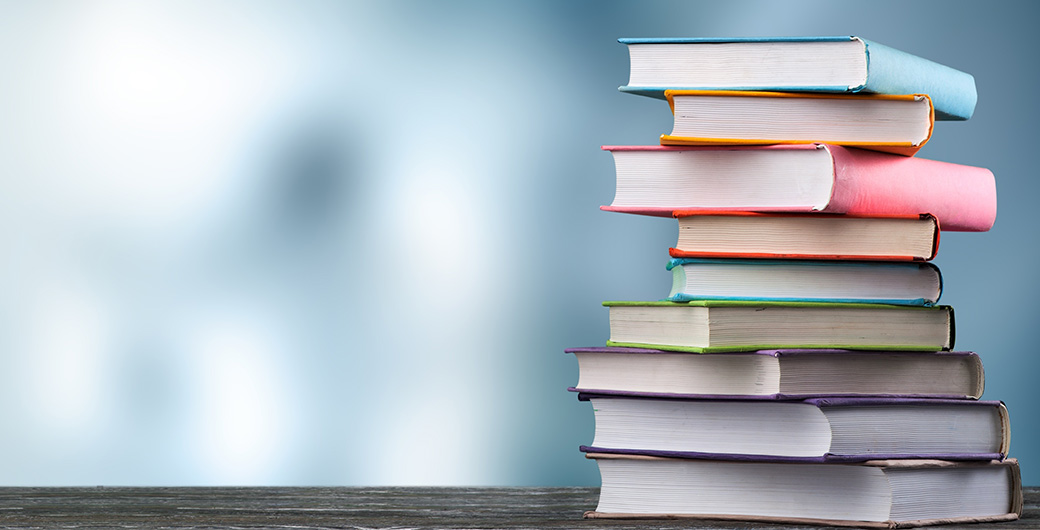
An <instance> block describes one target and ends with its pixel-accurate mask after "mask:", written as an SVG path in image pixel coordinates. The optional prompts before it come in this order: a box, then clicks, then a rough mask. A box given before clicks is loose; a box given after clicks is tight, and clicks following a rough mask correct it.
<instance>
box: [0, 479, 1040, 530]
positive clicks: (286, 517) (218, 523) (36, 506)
mask: <svg viewBox="0 0 1040 530" xmlns="http://www.w3.org/2000/svg"><path fill="white" fill-rule="evenodd" d="M597 495H598V489H596V488H344V487H335V488H109V487H103V488H100V487H99V488H0V528H20V529H21V528H25V529H28V528H34V529H35V528H59V527H60V528H164V529H165V528H169V529H182V528H183V529H189V528H297V529H321V528H347V529H375V528H398V529H400V528H415V529H425V528H577V529H581V528H586V529H598V528H609V529H615V530H620V529H629V528H631V529H655V528H686V529H694V530H695V529H701V528H733V529H738V528H739V529H761V528H785V529H795V528H817V529H818V528H821V527H801V526H775V525H767V524H755V523H732V522H731V523H723V522H706V521H660V520H656V521H655V520H642V521H604V520H585V519H582V518H581V515H582V513H583V512H584V511H585V510H589V509H592V508H594V507H595V505H596V499H597ZM983 527H985V528H996V529H998V530H1005V529H1006V530H1011V529H1022V528H1030V529H1040V488H1027V489H1026V494H1025V513H1024V515H1023V517H1022V519H1020V520H1018V521H1011V522H1007V523H999V524H986V525H952V526H943V527H941V528H943V529H946V530H948V529H964V530H981V529H982V528H983Z"/></svg>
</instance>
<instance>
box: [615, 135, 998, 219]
mask: <svg viewBox="0 0 1040 530" xmlns="http://www.w3.org/2000/svg"><path fill="white" fill-rule="evenodd" d="M603 149H604V150H606V151H610V152H611V153H612V154H613V155H614V162H615V169H616V173H617V191H616V194H615V197H614V201H613V202H612V203H611V204H610V205H609V206H603V207H602V209H603V210H606V211H615V212H624V213H635V214H642V215H656V216H670V215H671V214H672V212H673V211H674V210H698V209H702V210H714V211H718V210H734V211H756V212H825V213H842V214H854V215H861V216H875V215H913V214H922V213H930V214H932V215H934V216H935V217H936V218H937V219H938V220H939V226H940V227H942V229H943V230H944V231H945V230H952V231H967V232H983V231H986V230H989V229H990V228H991V227H992V226H993V222H994V220H995V219H996V215H997V192H996V180H995V179H994V177H993V173H992V172H991V171H990V170H988V169H986V168H981V167H973V166H965V165H960V164H952V163H948V162H939V161H936V160H927V159H924V158H918V157H905V156H898V155H892V154H887V153H878V152H874V151H867V150H863V149H855V148H846V147H840V146H836V145H826V144H811V145H775V146H740V147H666V146H645V147H643V146H638V147H636V146H632V147H619V146H604V147H603Z"/></svg>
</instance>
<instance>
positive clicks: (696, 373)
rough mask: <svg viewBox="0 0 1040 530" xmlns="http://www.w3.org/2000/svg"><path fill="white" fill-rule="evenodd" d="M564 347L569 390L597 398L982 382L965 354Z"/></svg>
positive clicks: (868, 390)
mask: <svg viewBox="0 0 1040 530" xmlns="http://www.w3.org/2000/svg"><path fill="white" fill-rule="evenodd" d="M566 351H567V353H570V354H573V355H574V356H575V358H576V359H577V361H578V382H577V383H576V384H575V386H573V387H571V388H570V389H569V390H571V391H574V392H587V393H594V394H603V395H618V396H649V397H686V398H725V399H746V400H756V399H766V400H769V399H775V400H792V399H805V398H811V397H820V396H860V397H863V396H875V397H880V396H887V397H920V398H947V399H978V398H980V397H982V392H983V390H984V386H985V373H984V371H983V366H982V361H981V360H980V359H979V356H978V355H976V354H975V353H973V352H900V351H856V350H827V349H789V350H758V351H754V352H728V353H688V352H674V351H663V350H655V349H648V348H624V347H597V348H571V349H568V350H566Z"/></svg>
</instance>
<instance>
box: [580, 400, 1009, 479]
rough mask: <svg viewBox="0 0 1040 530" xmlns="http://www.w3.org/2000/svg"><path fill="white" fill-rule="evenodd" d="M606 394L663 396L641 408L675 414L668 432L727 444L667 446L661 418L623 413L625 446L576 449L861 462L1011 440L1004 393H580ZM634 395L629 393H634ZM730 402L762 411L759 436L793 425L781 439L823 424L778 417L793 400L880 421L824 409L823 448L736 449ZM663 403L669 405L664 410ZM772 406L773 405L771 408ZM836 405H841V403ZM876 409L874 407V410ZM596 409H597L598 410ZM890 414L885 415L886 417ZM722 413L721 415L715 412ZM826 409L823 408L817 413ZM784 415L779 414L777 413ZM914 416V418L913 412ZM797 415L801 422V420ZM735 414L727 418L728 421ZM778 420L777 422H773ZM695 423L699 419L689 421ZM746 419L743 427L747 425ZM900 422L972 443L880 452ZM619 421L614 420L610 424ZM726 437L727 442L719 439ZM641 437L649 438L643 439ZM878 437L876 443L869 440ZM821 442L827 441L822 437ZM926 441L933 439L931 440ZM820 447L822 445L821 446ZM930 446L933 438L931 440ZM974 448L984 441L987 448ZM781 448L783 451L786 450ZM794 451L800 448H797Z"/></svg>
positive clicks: (916, 435)
mask: <svg viewBox="0 0 1040 530" xmlns="http://www.w3.org/2000/svg"><path fill="white" fill-rule="evenodd" d="M604 399H607V400H609V399H615V400H630V401H629V402H630V403H639V402H640V401H643V402H646V401H650V402H657V403H664V404H667V409H657V408H656V407H651V408H649V409H640V410H643V413H644V414H643V415H645V414H659V415H660V414H663V415H667V416H670V417H674V418H673V421H672V422H669V423H667V424H666V425H667V427H666V430H667V431H669V433H672V432H675V431H678V432H683V433H686V431H687V430H688V431H690V432H689V433H686V434H688V435H689V436H690V437H693V436H696V433H697V432H698V431H699V432H707V431H709V430H710V432H711V433H713V434H712V435H711V439H712V440H711V441H710V442H706V441H701V442H700V443H697V442H696V441H693V442H691V441H690V440H689V439H686V440H684V441H683V443H685V444H689V445H690V446H691V447H694V446H696V447H705V446H708V445H713V446H716V447H718V446H720V445H724V446H725V451H721V450H720V451H718V452H705V451H692V450H677V449H676V447H675V446H674V445H672V446H670V445H669V444H668V443H666V442H662V440H661V438H662V435H661V434H660V433H658V431H657V430H656V429H657V428H660V426H651V424H650V423H643V422H645V421H646V418H644V417H640V418H639V419H636V420H628V421H627V422H625V423H626V426H628V427H629V428H632V429H635V430H637V431H638V432H637V433H632V434H630V435H628V436H626V437H625V439H626V445H624V446H620V447H619V446H616V445H615V446H613V447H610V446H606V445H597V444H596V442H593V445H588V446H586V445H582V446H580V448H579V449H580V450H581V451H582V452H585V453H613V454H629V455H648V456H663V457H670V458H696V459H705V460H738V461H755V462H821V463H822V462H865V461H867V460H889V459H910V458H913V459H938V460H951V461H954V460H987V461H988V460H1002V459H1004V457H1006V456H1007V454H1008V450H1009V447H1010V445H1011V420H1010V417H1009V415H1008V411H1007V407H1006V406H1005V405H1004V403H1003V402H1001V401H992V400H991V401H975V400H963V399H961V400H955V399H936V398H901V397H891V396H886V397H861V396H855V397H853V396H835V397H812V398H807V399H802V400H794V401H757V402H756V401H747V400H733V399H731V398H700V397H697V398H683V397H678V396H647V395H629V396H618V395H613V394H606V393H598V392H579V393H578V400H580V401H594V400H600V406H604V405H605V404H606V403H605V402H603V401H602V400H604ZM633 400H634V401H633ZM684 403H686V404H688V405H689V406H693V407H708V408H710V409H711V412H710V413H709V414H708V415H707V417H709V418H713V419H712V420H707V421H704V420H702V419H700V418H696V417H688V416H686V415H685V414H683V412H682V410H683V409H682V408H681V407H683V404H684ZM728 403H733V404H734V406H735V407H736V408H735V409H732V410H737V411H741V410H742V411H744V413H745V414H759V415H760V416H756V417H755V418H753V419H752V420H750V421H751V422H752V423H754V425H755V427H754V429H755V430H756V431H757V432H758V434H757V435H756V436H755V437H754V438H755V439H756V440H755V441H757V440H758V439H760V438H764V437H765V436H770V435H774V434H776V433H775V432H773V431H776V430H778V429H783V430H785V431H786V430H787V429H792V430H793V431H796V432H797V434H795V433H792V432H785V436H784V437H782V438H781V439H782V440H783V441H784V442H789V441H790V440H791V439H795V438H796V437H798V436H801V435H804V434H806V433H809V432H811V431H814V430H819V429H820V428H821V427H820V426H819V425H816V424H815V421H818V419H817V417H815V416H814V417H813V419H812V420H809V419H807V418H806V417H805V416H798V417H797V418H796V417H794V416H792V417H790V418H788V417H782V416H781V415H782V414H783V411H782V410H781V408H791V407H800V406H807V407H815V408H817V409H820V410H821V411H824V410H826V409H845V410H849V409H856V408H870V409H874V411H879V412H874V415H875V416H878V418H877V419H876V420H875V421H878V422H884V425H882V424H880V423H873V422H870V423H866V424H860V423H857V422H845V423H843V422H841V421H840V416H839V417H838V418H837V420H832V419H831V418H829V417H827V419H826V420H825V422H826V421H837V423H835V424H832V425H829V426H828V425H825V426H824V427H823V429H824V430H829V431H830V432H831V434H830V435H829V436H827V437H826V438H827V440H826V441H827V442H828V443H831V442H832V441H833V442H834V443H835V445H834V446H831V447H830V448H829V450H827V451H825V452H823V453H822V454H816V455H808V453H811V451H808V447H806V448H804V449H803V448H797V449H793V450H792V448H790V447H784V448H777V449H774V448H773V447H762V446H761V444H759V445H758V446H757V447H758V448H759V449H760V450H762V449H764V450H766V451H768V452H760V453H744V452H741V451H740V450H739V449H736V450H735V449H731V447H743V448H747V447H749V446H748V445H746V442H744V441H742V439H741V437H740V436H739V434H738V433H739V431H740V429H741V426H740V425H738V423H740V422H741V421H743V422H744V423H747V422H748V421H749V420H747V419H746V418H742V417H740V416H733V417H729V418H726V417H725V414H726V412H725V407H727V404H728ZM915 408H927V409H929V414H930V415H937V414H939V413H940V411H942V410H943V409H945V410H947V411H950V410H954V411H957V414H958V416H957V417H956V419H952V418H951V419H948V420H946V421H944V422H936V423H935V424H931V425H923V424H922V423H921V422H920V421H919V419H920V414H918V415H917V416H908V415H906V413H907V412H909V411H913V409H915ZM662 410H667V412H662ZM770 411H772V413H771V412H770ZM839 412H840V411H839ZM872 412H873V411H872ZM597 414H599V412H598V411H597ZM885 415H888V417H885ZM719 416H722V417H721V418H719ZM821 417H826V415H824V416H821ZM781 418H782V419H781ZM914 418H918V419H916V420H915V419H914ZM617 421H618V420H617V419H616V418H615V419H614V423H617ZM799 421H802V422H804V423H798V422H799ZM731 422H732V423H731ZM777 422H779V424H778V423H777ZM605 423H606V420H605V419H604V418H598V419H597V423H596V425H597V434H596V438H597V441H598V439H599V436H600V433H599V429H601V428H603V424H605ZM632 425H638V426H639V427H632ZM967 425H971V426H972V428H973V429H975V430H972V431H970V432H955V430H956V429H958V428H960V429H964V428H965V426H967ZM694 426H696V427H694ZM746 427H747V426H746V425H744V428H745V429H746ZM896 427H898V430H899V435H901V436H903V437H904V438H907V439H912V440H914V444H917V445H921V444H922V441H923V440H927V439H934V440H935V441H936V442H937V443H939V444H940V445H948V441H947V442H942V441H941V440H942V439H943V438H949V437H955V436H961V437H964V438H966V439H968V440H970V441H969V442H968V443H967V444H965V446H964V447H973V448H975V449H976V450H975V451H963V450H952V449H949V450H946V451H937V450H933V451H931V452H922V451H914V452H883V451H879V450H877V448H878V447H879V446H883V445H884V444H886V443H891V442H892V441H893V439H892V436H893V434H892V433H891V432H887V431H886V429H888V430H891V429H893V428H896ZM615 428H616V427H615ZM642 433H646V434H645V436H644V438H643V439H642V440H641V439H640V434H642ZM863 434H868V435H869V436H868V441H870V442H871V443H867V444H864V443H858V444H856V447H858V448H859V449H856V450H852V451H848V450H847V446H846V450H844V451H843V450H842V440H841V437H844V438H845V439H848V438H849V437H855V438H860V437H861V436H862V435H863ZM983 437H987V441H986V442H985V443H983V442H980V440H981V439H982V438H983ZM810 439H811V437H806V440H810ZM723 442H726V443H723ZM644 444H646V445H644ZM874 444H879V445H874ZM825 445H826V444H825ZM929 445H931V444H929ZM820 447H822V445H821V446H820ZM864 447H870V449H869V450H864V449H863V448H864ZM932 448H933V449H935V446H932ZM978 449H986V450H985V451H982V450H978ZM785 453H786V454H785ZM797 453H802V454H801V455H797Z"/></svg>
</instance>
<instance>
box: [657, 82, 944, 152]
mask: <svg viewBox="0 0 1040 530" xmlns="http://www.w3.org/2000/svg"><path fill="white" fill-rule="evenodd" d="M664 94H665V97H666V98H668V104H669V105H670V106H671V108H672V115H673V117H674V120H673V125H672V132H671V134H664V135H661V145H769V144H809V143H828V144H837V145H844V146H848V147H862V148H864V149H872V150H876V151H885V152H889V153H896V154H900V155H904V156H913V155H914V154H915V153H917V151H918V149H920V148H921V147H922V146H924V144H925V143H926V142H927V141H928V138H930V137H931V135H932V124H933V122H934V114H933V112H932V103H931V100H930V99H929V98H928V96H927V95H925V94H905V95H893V96H890V95H881V94H878V95H849V96H839V95H833V94H804V93H803V94H798V93H793V92H745V91H722V90H666V91H665V93H664Z"/></svg>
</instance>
